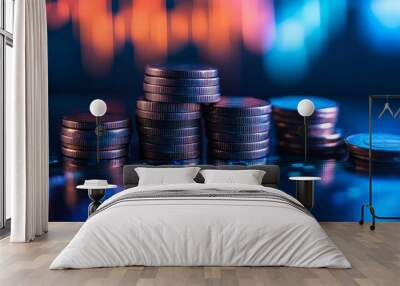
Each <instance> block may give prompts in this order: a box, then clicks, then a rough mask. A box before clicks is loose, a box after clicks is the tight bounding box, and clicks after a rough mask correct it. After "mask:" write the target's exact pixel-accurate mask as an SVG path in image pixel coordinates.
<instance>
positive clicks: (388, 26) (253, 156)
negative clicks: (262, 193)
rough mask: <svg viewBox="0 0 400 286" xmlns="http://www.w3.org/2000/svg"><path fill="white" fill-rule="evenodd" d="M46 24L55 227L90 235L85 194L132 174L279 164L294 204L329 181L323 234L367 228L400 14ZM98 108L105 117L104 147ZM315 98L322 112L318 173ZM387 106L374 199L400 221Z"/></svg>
mask: <svg viewBox="0 0 400 286" xmlns="http://www.w3.org/2000/svg"><path fill="white" fill-rule="evenodd" d="M47 15H48V39H49V88H50V95H49V105H50V110H49V112H50V162H49V164H50V220H52V221H82V220H85V219H86V218H87V206H88V204H89V199H88V197H87V193H86V192H84V191H77V190H76V186H77V185H79V184H80V183H82V182H83V180H85V179H90V178H99V179H103V178H104V179H107V180H108V181H109V182H111V183H114V184H119V185H121V184H122V166H123V165H124V164H127V163H135V162H137V163H146V164H199V163H203V164H208V163H210V164H245V165H256V164H267V163H274V164H279V165H280V166H281V167H282V177H281V180H282V189H283V190H285V191H286V192H288V193H289V194H293V193H294V189H295V186H294V184H293V182H290V181H289V180H288V177H289V176H293V175H299V174H308V175H314V176H320V177H322V181H321V182H320V183H318V184H317V188H316V194H315V206H314V208H313V210H312V212H313V213H314V215H315V216H316V217H317V218H318V219H319V220H330V221H356V220H358V219H359V216H360V206H361V204H362V203H364V202H365V201H366V200H367V199H368V161H367V158H368V151H367V149H366V147H367V146H366V143H367V142H368V141H367V140H368V136H366V135H357V134H359V133H367V132H368V95H370V94H398V93H399V92H400V83H399V80H398V69H399V68H398V67H399V66H400V52H399V51H400V49H399V47H400V3H398V1H395V0H365V1H351V0H335V1H330V0H290V1H279V0H275V1H273V0H230V1H224V0H192V1H183V0H182V1H178V0H175V1H172V0H171V1H167V0H154V1H149V0H119V1H112V0H95V1H83V0H57V1H53V0H48V1H47ZM96 98H99V99H102V100H104V101H105V102H106V104H107V114H106V115H105V116H104V117H103V118H102V119H101V120H102V127H103V129H104V130H103V136H101V137H100V140H99V142H97V137H96V133H95V126H96V125H95V119H94V117H93V116H91V115H90V113H89V104H90V102H91V101H92V100H93V99H96ZM304 98H308V99H311V100H312V101H313V102H314V105H315V108H316V109H315V112H314V114H313V115H312V116H311V117H310V119H309V122H308V136H307V138H308V158H307V160H305V158H304V121H303V117H301V116H300V115H299V114H298V112H297V104H298V102H299V101H300V100H302V99H304ZM385 102H386V100H385V99H384V98H383V99H382V100H380V101H379V100H378V101H377V102H375V105H374V109H373V114H375V115H374V120H373V126H374V130H375V132H376V139H377V140H376V142H377V143H375V144H376V149H377V150H374V154H373V155H374V188H375V190H377V191H376V192H375V193H374V199H375V203H376V210H377V212H379V213H380V214H382V215H391V216H394V215H397V216H398V215H400V210H399V209H398V206H397V204H396V201H398V196H399V195H398V193H397V189H396V184H399V183H400V179H399V178H398V176H397V174H398V173H397V172H398V166H397V163H396V162H398V158H399V154H400V151H399V150H398V148H399V144H400V140H399V137H398V136H397V135H398V134H400V130H399V129H398V120H400V115H399V114H397V113H396V112H397V110H398V108H399V107H400V101H395V100H392V101H390V102H389V104H390V106H391V110H393V112H392V114H391V112H384V113H382V114H381V112H382V109H383V107H384V105H385ZM399 113H400V112H399ZM380 114H381V117H380V118H379V115H380ZM397 115H398V116H397ZM378 133H385V134H381V135H379V134H378ZM97 144H98V146H99V150H100V151H99V152H96V150H97ZM378 148H380V149H379V150H378ZM97 156H99V161H98V160H97ZM120 190H121V189H120V188H118V189H116V190H113V191H110V192H109V193H107V196H110V195H112V194H113V193H115V192H118V191H120Z"/></svg>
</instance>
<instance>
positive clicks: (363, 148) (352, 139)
mask: <svg viewBox="0 0 400 286" xmlns="http://www.w3.org/2000/svg"><path fill="white" fill-rule="evenodd" d="M369 138H370V137H369V134H368V133H359V134H354V135H350V136H348V137H347V138H346V144H347V145H349V146H351V147H352V148H354V149H356V150H359V151H360V152H367V151H368V150H369ZM371 147H372V148H371V149H372V151H373V152H374V153H375V154H382V155H384V154H390V155H392V154H393V155H400V135H395V134H389V133H374V134H372V146H371Z"/></svg>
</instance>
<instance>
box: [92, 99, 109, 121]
mask: <svg viewBox="0 0 400 286" xmlns="http://www.w3.org/2000/svg"><path fill="white" fill-rule="evenodd" d="M89 109H90V113H91V114H92V115H93V116H96V117H101V116H103V115H104V114H106V112H107V104H106V103H105V102H104V101H103V100H101V99H95V100H93V101H92V102H91V103H90V107H89Z"/></svg>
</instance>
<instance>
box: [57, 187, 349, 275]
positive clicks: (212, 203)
mask: <svg viewBox="0 0 400 286" xmlns="http://www.w3.org/2000/svg"><path fill="white" fill-rule="evenodd" d="M157 194H160V196H158V195H157ZM163 194H164V195H163ZM165 194H173V195H172V196H170V195H165ZM191 194H199V196H192V195H191ZM215 194H216V195H215ZM219 194H224V195H219ZM253 194H254V195H253ZM299 204H300V203H299V202H297V201H296V200H295V199H294V198H292V197H291V196H289V195H287V194H286V193H284V192H282V191H279V190H278V189H275V188H271V187H265V186H254V185H240V184H199V183H192V184H176V185H164V186H143V187H133V188H129V189H126V190H124V191H123V192H120V193H118V194H116V195H114V196H113V197H111V198H110V199H108V200H107V201H105V202H104V203H103V204H102V205H101V206H100V208H99V210H98V212H97V213H96V214H95V215H93V216H92V217H90V218H89V219H88V220H87V221H86V222H85V223H84V225H83V226H82V227H81V229H80V230H79V232H78V233H77V234H76V236H75V237H74V238H73V239H72V241H71V242H70V243H69V244H68V246H67V247H66V248H65V249H64V250H63V251H62V252H61V253H60V254H59V255H58V257H57V258H56V259H55V260H54V261H53V263H52V264H51V266H50V269H64V268H91V267H114V266H128V265H145V266H195V265H197V266H211V265H213V266H293V267H331V268H350V267H351V266H350V263H349V262H348V261H347V259H346V258H345V256H344V255H343V254H342V252H341V251H340V250H339V249H338V248H337V247H336V245H335V244H334V243H333V242H332V241H331V239H330V238H329V237H328V236H327V234H326V233H325V232H324V230H323V229H322V228H321V226H320V225H319V223H318V222H317V221H316V220H315V219H314V217H313V216H312V215H311V214H309V213H308V212H307V211H306V210H305V209H304V208H302V207H301V205H299Z"/></svg>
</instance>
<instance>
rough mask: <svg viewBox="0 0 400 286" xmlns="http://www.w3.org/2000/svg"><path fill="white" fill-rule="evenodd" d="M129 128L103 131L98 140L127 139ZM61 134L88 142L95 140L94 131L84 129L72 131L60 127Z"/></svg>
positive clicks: (71, 129)
mask: <svg viewBox="0 0 400 286" xmlns="http://www.w3.org/2000/svg"><path fill="white" fill-rule="evenodd" d="M130 132H131V130H130V128H119V129H105V130H104V133H103V135H102V136H100V138H102V139H103V140H108V139H109V140H113V139H115V138H119V137H129V136H130ZM61 134H62V135H65V136H68V137H73V138H80V139H82V140H83V139H88V140H96V139H97V136H96V133H95V132H94V130H84V129H82V130H81V129H73V128H68V127H61Z"/></svg>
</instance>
